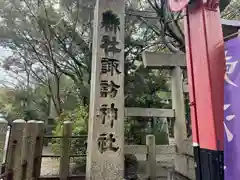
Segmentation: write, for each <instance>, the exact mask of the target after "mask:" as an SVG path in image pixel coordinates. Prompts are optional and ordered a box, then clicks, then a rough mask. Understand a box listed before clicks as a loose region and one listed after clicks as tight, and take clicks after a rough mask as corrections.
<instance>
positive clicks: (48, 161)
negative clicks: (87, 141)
mask: <svg viewBox="0 0 240 180" xmlns="http://www.w3.org/2000/svg"><path fill="white" fill-rule="evenodd" d="M43 154H44V155H53V152H52V149H51V147H50V146H48V147H44V148H43ZM58 174H59V159H57V158H42V166H41V176H49V175H58Z"/></svg>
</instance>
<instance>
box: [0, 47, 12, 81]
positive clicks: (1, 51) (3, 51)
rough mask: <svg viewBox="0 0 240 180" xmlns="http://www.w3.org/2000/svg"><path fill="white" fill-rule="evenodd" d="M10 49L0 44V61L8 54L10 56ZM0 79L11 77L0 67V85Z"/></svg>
mask: <svg viewBox="0 0 240 180" xmlns="http://www.w3.org/2000/svg"><path fill="white" fill-rule="evenodd" d="M11 54H12V53H11V51H10V50H8V49H6V48H3V47H1V46H0V63H1V62H2V60H3V59H4V58H6V57H8V56H11ZM1 81H11V78H10V77H9V76H8V74H7V73H6V72H5V71H4V70H3V69H2V68H0V85H1V84H2V82H1Z"/></svg>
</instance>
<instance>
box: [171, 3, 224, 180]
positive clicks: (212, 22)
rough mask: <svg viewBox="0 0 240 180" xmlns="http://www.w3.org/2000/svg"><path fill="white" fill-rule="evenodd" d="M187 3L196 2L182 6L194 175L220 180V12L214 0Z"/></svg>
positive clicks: (221, 85) (222, 90)
mask: <svg viewBox="0 0 240 180" xmlns="http://www.w3.org/2000/svg"><path fill="white" fill-rule="evenodd" d="M170 1H175V0H170ZM180 1H182V0H180ZM183 1H184V0H183ZM175 2H178V1H175ZM191 3H195V5H196V6H195V7H194V8H191V6H187V7H186V11H185V12H186V17H185V42H186V55H187V56H186V57H187V67H188V81H189V94H190V105H191V106H190V108H191V119H192V130H193V145H194V153H195V154H194V155H195V161H196V165H197V167H196V179H197V180H223V179H224V174H223V137H224V128H223V118H224V111H223V105H224V73H225V55H224V46H223V34H222V27H221V22H220V12H219V9H218V7H217V6H218V2H216V1H214V0H212V1H211V0H209V1H208V2H206V3H205V2H191ZM196 3H199V4H196ZM204 3H205V4H204ZM170 5H171V3H170ZM170 7H171V6H170ZM183 7H184V6H183ZM183 7H182V8H183ZM216 7H217V8H216ZM172 9H173V10H176V9H174V8H172Z"/></svg>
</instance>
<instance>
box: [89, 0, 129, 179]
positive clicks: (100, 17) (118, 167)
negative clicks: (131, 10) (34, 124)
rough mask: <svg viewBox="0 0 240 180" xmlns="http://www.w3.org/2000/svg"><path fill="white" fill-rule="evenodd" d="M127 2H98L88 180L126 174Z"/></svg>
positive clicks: (93, 50)
mask: <svg viewBox="0 0 240 180" xmlns="http://www.w3.org/2000/svg"><path fill="white" fill-rule="evenodd" d="M124 2H125V1H124V0H97V2H96V7H95V14H94V24H93V28H94V30H93V31H94V33H93V49H92V74H91V94H90V96H91V97H90V112H89V125H88V128H89V129H88V149H87V167H86V179H87V180H119V179H123V176H124V152H123V150H124V149H123V147H124Z"/></svg>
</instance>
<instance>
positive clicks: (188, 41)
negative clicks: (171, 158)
mask: <svg viewBox="0 0 240 180" xmlns="http://www.w3.org/2000/svg"><path fill="white" fill-rule="evenodd" d="M185 13H186V11H185ZM188 22H189V16H185V19H184V30H185V49H186V58H187V67H188V68H187V73H188V91H189V99H190V109H191V111H190V113H191V121H192V123H191V125H192V141H193V143H194V144H195V146H196V145H198V144H199V138H198V136H199V135H198V124H197V117H196V115H197V113H196V106H195V103H196V98H195V93H194V92H195V86H194V84H193V82H194V76H193V68H189V67H192V65H193V62H192V60H193V57H192V49H191V46H192V45H191V44H192V42H191V38H190V35H189V34H188V32H189V31H190V29H189V28H190V27H189V25H188Z"/></svg>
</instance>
